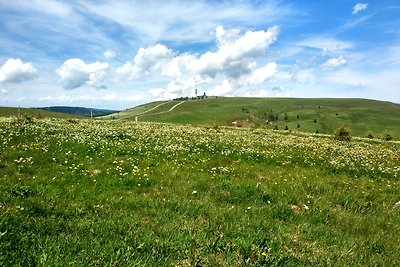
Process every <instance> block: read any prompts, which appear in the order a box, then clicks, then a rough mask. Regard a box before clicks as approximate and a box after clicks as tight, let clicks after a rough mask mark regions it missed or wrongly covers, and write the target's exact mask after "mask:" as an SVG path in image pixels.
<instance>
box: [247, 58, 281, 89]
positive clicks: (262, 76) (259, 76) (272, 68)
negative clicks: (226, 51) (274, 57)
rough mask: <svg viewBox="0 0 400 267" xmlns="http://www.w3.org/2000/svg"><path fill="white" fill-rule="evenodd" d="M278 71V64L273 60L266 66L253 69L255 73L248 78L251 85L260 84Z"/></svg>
mask: <svg viewBox="0 0 400 267" xmlns="http://www.w3.org/2000/svg"><path fill="white" fill-rule="evenodd" d="M277 72H278V65H277V64H276V63H275V62H271V63H268V64H267V65H265V66H264V67H262V68H259V69H256V70H255V71H253V73H252V74H251V75H250V76H249V77H248V78H247V82H248V83H249V84H251V85H258V84H261V83H263V82H265V81H266V80H268V79H269V78H271V77H273V76H274V75H275V74H276V73H277Z"/></svg>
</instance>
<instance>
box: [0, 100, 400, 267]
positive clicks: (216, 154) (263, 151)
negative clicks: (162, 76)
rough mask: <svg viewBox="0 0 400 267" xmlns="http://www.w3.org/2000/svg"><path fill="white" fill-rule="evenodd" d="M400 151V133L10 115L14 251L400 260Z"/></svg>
mask: <svg viewBox="0 0 400 267" xmlns="http://www.w3.org/2000/svg"><path fill="white" fill-rule="evenodd" d="M183 107H184V106H183ZM183 107H182V108H183ZM321 108H323V107H321ZM399 163H400V143H399V142H393V141H391V142H384V141H380V140H369V139H360V138H359V139H357V138H353V139H352V140H351V141H350V142H340V141H336V140H334V139H333V138H332V137H331V136H324V135H313V134H300V133H289V132H284V131H272V130H266V129H250V128H233V127H229V128H225V127H214V128H208V127H201V126H190V125H178V124H164V123H149V122H137V123H135V122H129V121H127V122H124V121H116V120H113V121H98V120H75V121H73V120H56V119H42V120H37V119H33V120H28V121H24V122H16V121H15V119H12V118H0V192H1V194H0V265H1V266H34V265H40V266H262V265H265V266H318V265H319V266H332V265H333V266H400V258H399V251H400V243H399V239H398V237H399V236H400V182H399V178H400V165H399Z"/></svg>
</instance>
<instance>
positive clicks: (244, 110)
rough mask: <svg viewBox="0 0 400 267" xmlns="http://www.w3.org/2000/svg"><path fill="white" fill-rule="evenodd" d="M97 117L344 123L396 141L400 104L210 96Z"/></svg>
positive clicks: (330, 126)
mask: <svg viewBox="0 0 400 267" xmlns="http://www.w3.org/2000/svg"><path fill="white" fill-rule="evenodd" d="M177 104H179V105H177ZM100 119H103V120H104V119H116V120H137V121H153V122H169V123H180V124H192V125H208V126H239V127H240V126H243V127H264V128H268V129H278V130H285V129H287V130H291V131H302V132H310V133H316V132H317V133H323V134H332V133H333V132H334V131H335V129H337V128H338V127H341V126H344V127H347V128H349V129H350V130H351V131H352V133H353V135H354V136H359V137H366V136H367V135H369V134H371V135H372V136H374V137H382V136H383V135H384V134H385V133H389V134H390V135H391V136H392V137H393V138H394V139H396V140H399V139H400V105H399V104H395V103H391V102H384V101H376V100H368V99H348V98H346V99H338V98H311V99H306V98H242V97H232V98H226V97H208V98H207V99H202V100H187V101H182V100H172V101H164V102H160V101H159V102H152V103H147V104H144V105H140V106H137V107H135V108H132V109H128V110H125V111H122V112H119V113H114V114H110V115H108V116H104V117H101V118H100Z"/></svg>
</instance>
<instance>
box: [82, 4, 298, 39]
mask: <svg viewBox="0 0 400 267" xmlns="http://www.w3.org/2000/svg"><path fill="white" fill-rule="evenodd" d="M80 5H81V6H82V7H83V8H84V9H86V10H87V11H88V12H90V13H92V14H96V15H97V16H100V17H102V18H104V19H106V20H110V21H113V22H114V23H117V24H119V25H121V26H122V27H124V28H127V29H129V31H133V32H135V34H136V36H137V37H138V38H139V39H141V40H146V43H156V42H158V41H159V40H164V41H173V42H178V43H183V42H191V41H194V42H208V41H210V40H211V39H212V37H213V36H211V35H210V34H209V33H210V32H211V31H213V30H214V29H215V25H241V26H242V27H249V28H254V27H256V26H259V25H266V24H271V23H276V22H277V21H279V20H281V19H282V18H287V17H288V16H289V15H292V14H294V13H296V12H297V10H296V9H294V8H292V6H290V5H284V4H283V3H281V2H280V1H259V2H258V3H257V4H255V3H252V2H251V1H185V0H174V1H163V2H162V4H161V3H160V1H126V0H125V1H124V0H120V1H111V0H105V1H101V2H96V3H94V2H91V1H80ZM160 5H162V8H160ZM132 14H134V15H132ZM204 18H207V20H205V19H204Z"/></svg>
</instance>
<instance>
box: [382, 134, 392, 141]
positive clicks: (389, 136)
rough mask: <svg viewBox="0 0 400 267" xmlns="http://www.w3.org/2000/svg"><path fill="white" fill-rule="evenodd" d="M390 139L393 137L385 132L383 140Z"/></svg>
mask: <svg viewBox="0 0 400 267" xmlns="http://www.w3.org/2000/svg"><path fill="white" fill-rule="evenodd" d="M392 139H393V137H392V135H391V134H390V133H385V134H384V135H383V140H385V141H390V140H392Z"/></svg>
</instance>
